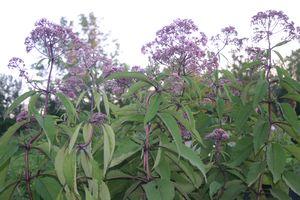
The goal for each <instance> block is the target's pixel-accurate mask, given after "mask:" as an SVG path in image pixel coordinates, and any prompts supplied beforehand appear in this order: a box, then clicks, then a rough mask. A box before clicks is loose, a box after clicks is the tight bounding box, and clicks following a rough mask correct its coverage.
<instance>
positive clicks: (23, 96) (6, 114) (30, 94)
mask: <svg viewBox="0 0 300 200" xmlns="http://www.w3.org/2000/svg"><path fill="white" fill-rule="evenodd" d="M35 93H36V92H35V91H28V92H25V93H24V94H22V95H21V96H19V97H17V98H16V99H15V100H14V102H13V103H12V104H11V105H10V106H9V107H8V109H7V110H6V112H5V114H4V119H5V118H6V117H7V116H8V114H10V113H11V112H12V111H13V110H14V109H15V108H17V107H18V106H19V105H20V104H21V103H22V102H23V101H24V100H25V99H27V98H28V97H30V96H32V95H34V94H35Z"/></svg>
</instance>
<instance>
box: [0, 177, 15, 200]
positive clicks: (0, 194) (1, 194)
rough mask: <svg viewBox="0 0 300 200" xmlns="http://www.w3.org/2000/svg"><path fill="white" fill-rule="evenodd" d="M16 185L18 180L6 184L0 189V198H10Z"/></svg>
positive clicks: (8, 199)
mask: <svg viewBox="0 0 300 200" xmlns="http://www.w3.org/2000/svg"><path fill="white" fill-rule="evenodd" d="M17 185H18V181H17V182H13V183H10V184H8V185H6V186H5V187H4V188H3V190H1V191H0V199H5V200H10V199H12V196H13V193H14V190H15V189H16V187H17Z"/></svg>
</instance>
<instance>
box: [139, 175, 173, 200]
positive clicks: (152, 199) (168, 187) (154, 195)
mask: <svg viewBox="0 0 300 200" xmlns="http://www.w3.org/2000/svg"><path fill="white" fill-rule="evenodd" d="M143 188H144V190H145V192H146V196H147V199H148V200H172V199H174V197H175V190H174V185H173V184H172V182H171V181H169V180H166V179H158V180H154V181H151V182H149V183H147V184H145V185H143Z"/></svg>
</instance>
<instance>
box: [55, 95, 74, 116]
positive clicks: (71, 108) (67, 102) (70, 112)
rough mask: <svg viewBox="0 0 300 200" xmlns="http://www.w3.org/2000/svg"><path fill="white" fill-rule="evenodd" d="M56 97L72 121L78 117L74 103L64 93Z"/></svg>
mask: <svg viewBox="0 0 300 200" xmlns="http://www.w3.org/2000/svg"><path fill="white" fill-rule="evenodd" d="M56 95H57V96H58V98H59V100H60V101H61V102H62V103H63V105H64V107H65V108H66V111H67V115H68V117H69V118H70V120H73V119H74V118H75V117H76V116H77V113H76V109H75V107H74V105H73V103H72V102H71V101H70V100H69V99H68V98H67V97H66V96H65V95H64V94H63V93H60V92H59V93H57V94H56Z"/></svg>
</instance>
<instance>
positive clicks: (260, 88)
mask: <svg viewBox="0 0 300 200" xmlns="http://www.w3.org/2000/svg"><path fill="white" fill-rule="evenodd" d="M267 90H268V84H267V82H266V80H265V79H264V78H261V79H259V80H258V82H257V84H256V86H255V94H254V97H253V108H256V107H257V105H258V104H259V102H260V101H261V100H263V99H264V97H265V95H266V94H267Z"/></svg>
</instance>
